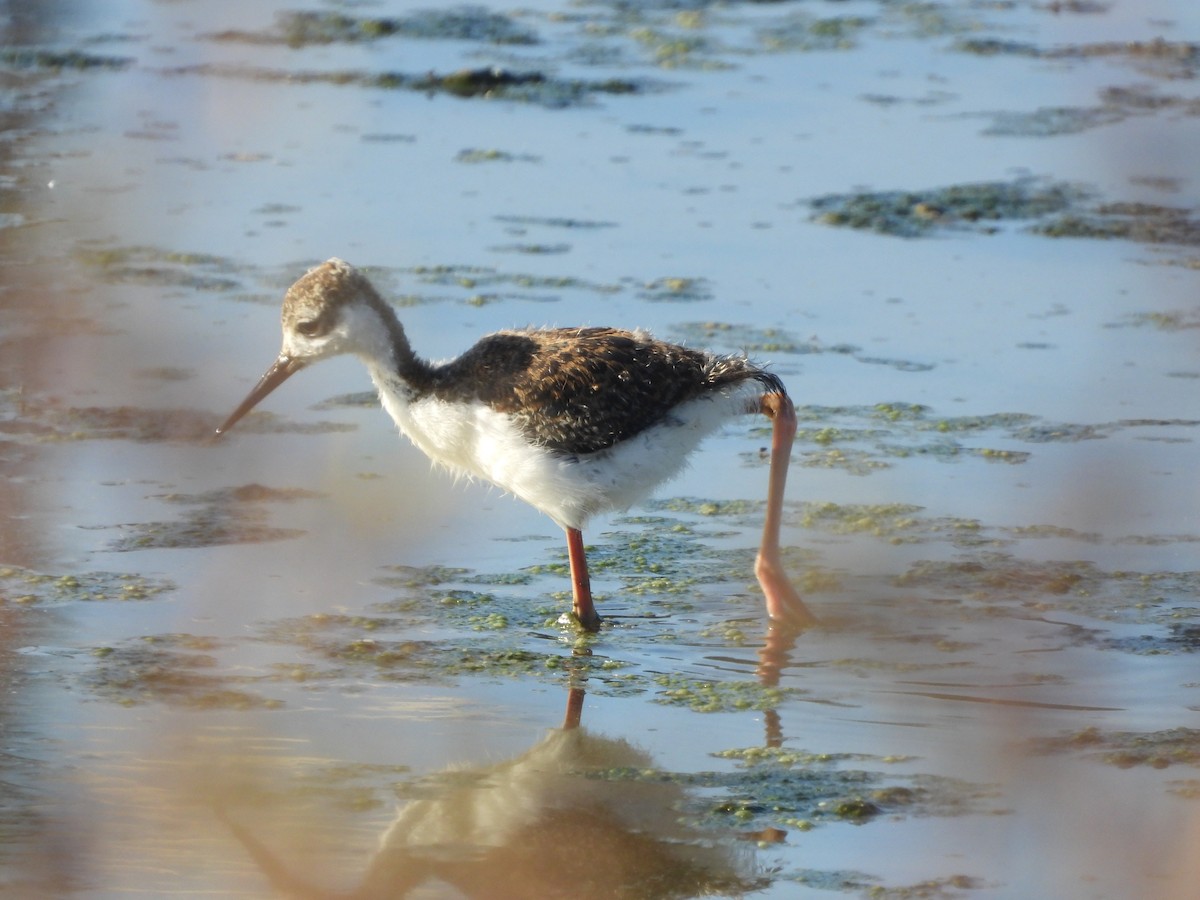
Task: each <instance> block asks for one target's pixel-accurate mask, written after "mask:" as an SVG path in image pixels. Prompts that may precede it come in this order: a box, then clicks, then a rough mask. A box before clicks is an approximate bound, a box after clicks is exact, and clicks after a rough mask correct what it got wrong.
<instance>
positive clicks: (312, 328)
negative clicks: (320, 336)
mask: <svg viewBox="0 0 1200 900" xmlns="http://www.w3.org/2000/svg"><path fill="white" fill-rule="evenodd" d="M320 328H321V323H320V322H318V321H317V320H316V319H304V320H303V321H300V322H297V323H296V330H297V331H298V332H300V333H301V334H302V335H304V336H305V337H312V336H313V335H315V334H316V333H317V332H318V331H319V330H320Z"/></svg>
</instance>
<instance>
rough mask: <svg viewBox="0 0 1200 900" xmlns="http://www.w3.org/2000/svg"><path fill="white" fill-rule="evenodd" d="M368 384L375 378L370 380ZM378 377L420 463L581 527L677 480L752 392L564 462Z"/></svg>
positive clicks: (483, 419)
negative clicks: (499, 490) (421, 456)
mask: <svg viewBox="0 0 1200 900" xmlns="http://www.w3.org/2000/svg"><path fill="white" fill-rule="evenodd" d="M372 377H373V378H375V374H374V373H372ZM389 382H392V379H389V378H387V376H386V375H384V377H383V379H382V381H381V380H380V379H379V378H376V379H375V383H376V386H377V387H378V388H379V394H380V399H381V401H382V402H383V406H384V408H385V409H386V410H387V412H388V414H389V415H390V416H391V417H392V419H393V421H395V423H396V425H397V426H398V427H399V428H400V430H401V431H402V432H403V433H404V434H405V435H407V436H408V438H409V439H410V440H412V442H413V443H414V444H416V445H417V446H418V447H419V448H420V449H421V450H422V451H423V452H424V453H425V455H426V456H428V457H429V458H430V459H431V460H433V461H434V462H436V463H438V464H439V465H442V466H445V467H446V468H447V469H449V470H450V471H451V472H453V473H455V474H456V475H458V476H467V477H470V478H482V479H483V480H485V481H489V482H491V483H492V484H495V485H497V486H498V487H500V488H503V489H504V490H506V491H508V492H510V493H512V494H515V495H516V496H517V497H520V498H521V499H522V500H524V501H526V502H527V503H529V504H531V505H532V506H534V507H536V508H537V509H540V510H541V511H542V512H544V513H546V514H547V515H548V516H550V518H552V519H553V520H554V521H555V522H557V523H558V524H559V525H560V526H562V527H564V528H568V527H570V528H583V526H584V524H585V523H586V522H587V520H588V519H589V518H590V517H591V516H593V515H595V514H596V513H599V512H603V511H609V510H622V509H628V508H629V507H630V506H632V505H633V504H634V503H636V502H637V501H639V500H641V499H643V498H644V497H645V496H646V495H647V494H649V492H650V491H651V490H652V489H653V488H654V487H655V486H657V485H658V484H660V483H662V482H663V481H665V480H666V479H668V478H670V477H671V476H673V475H675V474H676V473H678V472H679V471H680V470H681V469H682V468H683V467H684V466H685V465H686V463H687V457H688V454H690V453H691V452H692V451H693V450H694V449H695V448H696V446H697V445H698V444H699V443H700V442H701V441H702V440H703V439H704V438H705V437H707V436H708V435H709V434H712V433H713V432H714V431H716V430H717V429H718V428H720V427H721V425H722V424H723V423H724V422H726V421H728V420H729V419H730V418H731V417H732V416H734V415H737V414H739V413H742V412H745V411H746V408H747V402H746V401H747V397H748V395H749V393H752V391H749V392H748V391H747V390H745V389H743V390H733V391H730V392H728V393H724V394H715V395H710V396H708V397H704V398H701V399H698V400H692V401H690V402H688V403H685V404H683V405H681V406H679V407H678V408H677V409H675V410H674V411H673V413H672V415H671V416H670V417H669V418H668V419H667V420H666V421H664V422H662V423H660V424H658V425H656V426H654V427H653V428H648V429H646V430H645V431H643V432H641V433H639V434H637V435H635V436H634V437H632V438H630V439H629V440H626V441H623V442H622V443H620V444H618V445H616V446H615V447H611V448H609V449H607V450H601V451H598V452H596V453H588V454H579V455H566V454H562V453H559V452H555V451H551V450H547V449H545V448H542V447H536V446H533V445H531V444H530V443H528V441H527V440H526V438H525V436H524V434H523V433H522V432H521V430H520V428H519V427H518V426H517V424H516V423H515V422H514V420H513V419H512V417H511V416H509V415H507V414H505V413H500V412H496V411H495V410H493V409H491V408H490V407H488V406H486V405H485V404H482V403H447V402H445V401H442V400H438V399H436V398H433V397H428V396H427V397H422V398H419V399H416V400H412V401H410V400H409V399H408V398H407V397H406V392H405V390H404V388H403V387H402V386H400V385H396V384H394V382H393V383H389Z"/></svg>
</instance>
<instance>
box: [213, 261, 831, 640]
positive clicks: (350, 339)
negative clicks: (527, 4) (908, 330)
mask: <svg viewBox="0 0 1200 900" xmlns="http://www.w3.org/2000/svg"><path fill="white" fill-rule="evenodd" d="M281 324H282V329H283V344H282V348H281V350H280V353H279V356H278V357H277V358H276V359H275V361H274V362H273V363H272V364H271V365H270V367H269V368H268V369H267V371H266V373H265V374H264V375H263V376H262V378H261V379H260V380H259V381H258V383H257V384H256V385H255V386H254V388H253V389H251V391H250V393H249V394H248V395H247V396H246V398H245V399H244V400H243V401H242V402H241V404H240V405H239V406H238V407H237V408H236V409H235V410H234V411H233V412H232V413H231V414H230V415H229V417H228V418H227V419H226V420H225V421H224V423H223V424H222V425H221V426H220V427H219V428H217V430H216V434H217V436H220V435H223V434H225V433H227V432H228V431H229V430H230V429H231V428H233V426H234V425H235V424H236V423H237V422H238V421H239V420H240V419H241V418H242V417H243V416H245V415H246V414H247V413H248V412H250V410H251V409H253V408H254V407H255V406H256V405H257V404H258V403H259V402H261V401H262V400H263V399H264V398H265V397H266V396H267V395H268V394H270V393H271V392H272V391H274V390H275V389H276V388H277V387H279V385H281V384H282V383H283V382H284V381H286V380H287V379H288V378H290V377H291V376H292V375H294V374H295V373H296V372H298V371H300V370H301V369H304V368H306V367H308V366H309V365H311V364H313V363H316V362H319V361H320V360H323V359H327V358H329V357H333V356H337V355H341V354H353V355H355V356H357V357H358V358H359V359H361V360H362V361H363V363H365V365H366V368H367V371H368V373H369V375H370V377H371V380H372V382H373V383H374V385H375V388H376V390H377V391H378V394H379V398H380V402H381V403H382V405H383V407H384V409H385V410H386V411H387V412H388V414H389V415H390V416H391V418H392V420H393V421H394V422H395V424H396V426H397V427H398V429H399V430H400V431H401V432H402V433H403V434H404V435H406V436H407V437H408V438H409V439H410V440H411V441H412V443H414V444H415V445H416V446H417V447H418V448H419V449H420V450H422V451H423V452H424V453H425V455H426V456H428V457H429V458H430V459H431V460H432V461H433V462H434V463H436V464H439V465H441V466H443V467H445V468H447V469H449V470H450V471H451V472H453V473H454V474H456V475H459V476H467V477H470V478H473V479H481V480H483V481H487V482H491V483H492V484H494V485H496V486H498V487H499V488H501V489H503V490H504V491H507V492H508V493H510V494H513V495H515V496H517V497H519V498H521V499H522V500H525V501H526V502H528V503H529V504H531V505H532V506H534V507H535V508H537V509H539V510H541V511H542V512H543V513H545V514H546V515H548V516H549V517H550V518H551V519H552V520H553V521H554V522H555V523H557V524H558V525H559V526H560V527H561V528H562V529H563V530H564V531H565V533H566V539H567V557H568V561H569V564H570V572H571V589H572V614H573V616H574V618H575V620H576V621H577V622H578V624H579V626H580V627H582V628H583V629H584V630H586V631H596V630H598V629H599V627H600V623H601V618H600V616H599V614H598V613H597V612H596V608H595V603H594V600H593V597H592V591H591V582H590V578H589V575H588V567H587V557H586V553H585V550H584V543H583V529H584V527H585V525H586V524H587V522H588V521H589V519H591V517H592V516H594V515H596V514H597V513H602V512H608V511H617V510H623V509H627V508H629V507H630V506H632V505H633V504H635V503H637V502H638V501H640V500H641V499H643V498H644V497H645V496H646V495H647V494H649V493H650V491H651V490H652V489H654V488H655V487H657V486H658V485H659V484H661V483H662V482H663V481H665V480H667V479H668V478H670V477H671V476H673V475H675V474H676V473H677V472H679V471H680V470H681V469H682V468H683V467H684V466H685V465H686V463H687V461H688V456H689V455H690V454H691V452H692V451H693V450H695V449H696V447H697V445H699V444H700V442H701V441H702V440H703V439H704V438H705V437H706V436H708V435H710V434H711V433H713V432H715V431H716V430H718V429H719V428H720V427H721V426H722V425H723V424H724V423H726V422H727V421H729V420H730V419H732V418H734V417H736V416H739V415H744V414H751V413H762V414H764V415H766V416H767V417H768V418H770V419H771V421H772V423H773V426H772V441H771V451H770V470H769V475H768V492H767V504H766V513H765V520H764V523H763V533H762V541H761V545H760V547H759V551H758V555H757V557H756V560H755V575H756V577H757V579H758V582H759V584H760V586H761V587H762V590H763V594H764V597H765V601H766V611H767V614H768V617H769V620H770V622H771V623H772V624H779V625H784V624H790V625H798V626H805V625H807V624H808V622H809V621H810V620H811V615H810V613H809V612H808V610H807V608H806V606H805V604H804V602H803V600H802V599H801V597H800V595H799V593H798V592H797V591H796V589H795V588H794V587H793V585H792V583H791V581H790V580H789V579H788V576H787V573H786V571H785V569H784V565H783V560H782V552H781V549H780V544H779V537H780V526H781V520H782V511H783V498H784V488H785V484H786V480H787V469H788V464H789V462H790V459H791V448H792V442H793V440H794V437H795V433H796V412H795V406H794V404H793V402H792V400H791V398H790V397H789V396H788V392H787V390H786V388H785V387H784V385H783V382H782V381H781V380H780V378H779V377H778V376H777V375H775V374H774V373H772V372H769V371H767V370H766V369H765V368H763V367H761V366H759V365H756V364H754V363H752V362H751V361H750V360H749V359H748V358H746V357H744V356H740V355H718V354H715V353H711V352H708V351H705V350H699V349H692V348H688V347H684V346H680V345H677V344H672V343H668V342H666V341H661V340H658V339H655V338H654V337H652V336H651V335H650V334H648V333H647V332H645V331H641V330H621V329H616V328H607V327H598V326H589V327H578V328H526V329H513V330H502V331H497V332H495V333H493V334H489V335H487V336H485V337H483V338H481V339H480V340H479V341H478V342H477V343H476V344H475V345H474V346H472V347H471V348H470V349H468V350H466V351H465V352H464V353H462V354H461V355H460V356H458V357H456V358H454V359H451V360H449V361H445V362H436V363H435V362H429V361H426V360H424V359H422V358H420V357H419V356H417V354H416V353H415V352H414V351H413V349H412V346H411V345H410V343H409V340H408V336H407V334H406V332H405V330H404V327H403V325H401V323H400V320H399V319H398V318H397V316H396V313H395V311H394V310H393V308H392V307H391V305H389V304H388V303H387V301H386V300H384V299H383V297H382V296H381V295H380V294H379V292H378V291H377V290H376V289H375V287H374V286H373V285H372V284H371V282H370V280H369V279H368V278H367V277H366V275H364V274H363V272H362V271H361V270H360V269H357V268H355V267H354V266H352V265H350V264H349V263H347V262H345V261H344V260H341V259H338V258H336V257H335V258H333V259H329V260H327V261H326V262H324V263H322V264H320V265H318V266H316V267H314V268H312V269H309V270H308V271H307V272H306V273H305V274H304V275H303V276H302V277H300V278H299V279H298V280H297V281H296V282H295V283H294V284H293V285H292V286H291V287H290V288H288V290H287V292H286V294H285V295H284V300H283V309H282V312H281Z"/></svg>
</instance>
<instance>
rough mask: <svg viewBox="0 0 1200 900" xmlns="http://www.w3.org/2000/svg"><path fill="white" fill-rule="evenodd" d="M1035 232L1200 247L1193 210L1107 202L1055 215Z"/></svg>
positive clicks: (1036, 228)
mask: <svg viewBox="0 0 1200 900" xmlns="http://www.w3.org/2000/svg"><path fill="white" fill-rule="evenodd" d="M1032 231H1033V232H1034V233H1035V234H1041V235H1045V236H1046V237H1054V238H1090V239H1098V240H1123V241H1134V242H1137V243H1141V244H1173V245H1181V246H1189V247H1194V246H1197V245H1200V220H1197V219H1195V218H1193V217H1192V215H1191V210H1187V209H1180V208H1178V207H1172V206H1162V205H1159V204H1151V203H1105V204H1101V205H1099V206H1097V207H1095V208H1094V209H1092V210H1087V211H1082V212H1073V213H1067V214H1064V215H1060V216H1055V217H1053V218H1051V219H1049V220H1048V221H1046V222H1042V223H1039V224H1037V225H1035V226H1034V227H1033V228H1032Z"/></svg>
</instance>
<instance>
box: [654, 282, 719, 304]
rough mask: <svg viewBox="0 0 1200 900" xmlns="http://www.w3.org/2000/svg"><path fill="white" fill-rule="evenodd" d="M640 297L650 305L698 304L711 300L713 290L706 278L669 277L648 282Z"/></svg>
mask: <svg viewBox="0 0 1200 900" xmlns="http://www.w3.org/2000/svg"><path fill="white" fill-rule="evenodd" d="M638 296H639V297H640V298H641V299H642V300H645V301H646V302H648V303H696V302H700V301H705V300H711V299H712V298H713V290H712V286H711V285H710V284H709V282H708V279H706V278H688V277H684V276H668V277H664V278H655V279H654V280H653V281H648V282H646V283H645V284H644V285H642V287H641V290H639V291H638Z"/></svg>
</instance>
